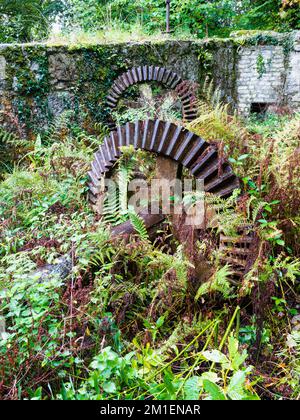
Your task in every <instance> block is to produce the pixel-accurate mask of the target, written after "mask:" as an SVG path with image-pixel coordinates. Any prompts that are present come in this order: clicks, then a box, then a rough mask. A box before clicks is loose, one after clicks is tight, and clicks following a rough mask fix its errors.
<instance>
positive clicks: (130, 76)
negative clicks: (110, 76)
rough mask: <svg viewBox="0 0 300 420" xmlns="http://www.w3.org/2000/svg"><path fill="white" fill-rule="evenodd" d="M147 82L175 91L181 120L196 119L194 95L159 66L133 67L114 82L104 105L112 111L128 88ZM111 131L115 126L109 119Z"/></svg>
mask: <svg viewBox="0 0 300 420" xmlns="http://www.w3.org/2000/svg"><path fill="white" fill-rule="evenodd" d="M147 81H149V82H150V81H157V82H158V83H161V84H163V85H165V86H167V87H168V88H169V89H173V90H176V91H177V93H178V96H179V99H180V101H181V103H182V112H183V120H184V121H186V122H190V121H192V120H193V119H195V118H196V117H197V110H196V109H195V106H194V101H195V98H194V95H193V94H192V92H190V88H189V85H188V84H184V83H183V80H182V78H181V77H180V76H179V75H178V74H177V73H175V72H172V71H171V70H167V69H166V68H165V67H159V66H153V65H151V66H148V65H145V66H139V67H133V68H132V69H130V70H128V71H127V72H126V73H123V74H121V75H120V76H119V77H118V78H117V79H116V81H115V82H114V84H113V86H112V88H111V89H110V91H109V93H108V96H107V98H106V105H107V107H108V108H109V109H111V110H113V109H115V108H116V107H117V105H118V102H119V100H120V98H121V96H122V95H123V94H124V92H125V91H126V89H128V88H129V87H130V86H132V85H134V84H138V83H143V82H147ZM108 126H109V129H110V130H111V131H114V130H116V124H115V122H114V121H113V120H112V118H111V117H110V121H109V122H108Z"/></svg>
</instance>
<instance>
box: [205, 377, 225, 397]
mask: <svg viewBox="0 0 300 420" xmlns="http://www.w3.org/2000/svg"><path fill="white" fill-rule="evenodd" d="M203 387H204V390H205V391H206V392H207V393H208V394H209V396H210V399H212V400H215V401H224V400H226V398H225V395H224V393H223V391H222V389H221V388H220V387H219V386H218V385H216V384H214V383H213V382H211V381H209V380H208V379H204V381H203Z"/></svg>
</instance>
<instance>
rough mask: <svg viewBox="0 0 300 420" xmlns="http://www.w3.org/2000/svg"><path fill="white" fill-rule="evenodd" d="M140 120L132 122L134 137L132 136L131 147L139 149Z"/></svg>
mask: <svg viewBox="0 0 300 420" xmlns="http://www.w3.org/2000/svg"><path fill="white" fill-rule="evenodd" d="M140 130H141V129H140V121H136V122H135V123H134V138H133V147H134V148H135V149H139V148H140V147H141V145H142V144H141V141H140V140H141V136H140Z"/></svg>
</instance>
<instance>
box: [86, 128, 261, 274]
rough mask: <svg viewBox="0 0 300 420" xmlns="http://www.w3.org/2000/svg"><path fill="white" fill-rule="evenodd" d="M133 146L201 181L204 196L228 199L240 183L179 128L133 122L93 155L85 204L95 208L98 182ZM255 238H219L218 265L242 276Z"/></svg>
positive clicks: (242, 233) (210, 149)
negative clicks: (170, 161)
mask: <svg viewBox="0 0 300 420" xmlns="http://www.w3.org/2000/svg"><path fill="white" fill-rule="evenodd" d="M130 145H131V146H133V147H134V149H136V150H137V149H142V150H146V151H149V152H153V153H156V154H158V155H161V156H165V157H168V158H170V159H173V160H175V161H176V162H178V163H180V164H182V165H183V166H184V167H186V168H187V169H188V170H189V172H190V173H191V174H192V175H193V176H195V178H197V179H203V181H204V190H205V192H208V193H211V194H216V195H218V196H220V197H223V198H225V197H228V196H230V195H231V194H232V193H233V191H234V190H235V189H237V188H240V181H239V179H238V177H237V176H236V175H235V174H234V172H233V170H232V168H231V166H230V164H229V163H228V162H227V161H225V160H223V158H220V157H219V152H218V149H217V147H216V146H214V145H211V144H209V143H207V142H206V141H205V140H203V139H202V138H201V137H199V136H197V135H196V134H194V133H192V132H190V131H188V130H187V129H186V128H184V127H182V126H178V125H176V124H173V123H170V122H164V121H160V120H146V121H136V122H135V123H127V124H126V125H124V126H122V127H118V128H117V131H115V132H111V133H110V136H108V137H106V138H105V139H104V141H103V144H102V145H101V146H100V147H99V149H98V151H97V152H96V153H95V155H94V161H93V162H92V165H91V170H90V172H89V173H88V175H89V180H90V181H89V200H90V202H91V204H92V205H96V204H97V201H98V199H99V198H100V197H101V195H102V184H101V179H102V178H103V177H104V176H105V175H106V174H108V173H109V171H110V170H111V168H112V167H113V165H114V164H115V162H116V161H117V160H118V159H119V157H120V156H121V154H122V147H123V146H130ZM254 244H255V235H254V233H253V232H251V227H249V226H243V227H241V228H240V229H239V232H238V236H237V237H226V236H224V235H221V236H220V248H219V249H220V251H221V254H222V261H223V262H224V263H228V264H230V265H231V267H232V268H233V274H234V278H235V279H236V278H240V277H242V276H243V275H244V273H245V271H246V269H247V267H248V266H249V260H250V259H251V256H252V254H253V246H254Z"/></svg>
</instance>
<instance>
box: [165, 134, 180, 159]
mask: <svg viewBox="0 0 300 420" xmlns="http://www.w3.org/2000/svg"><path fill="white" fill-rule="evenodd" d="M182 130H183V127H181V126H178V127H177V128H176V130H175V133H174V134H173V137H172V139H171V141H170V143H169V145H168V149H167V151H166V155H167V156H170V157H173V152H174V151H175V148H176V144H177V142H178V139H179V138H180V135H181V134H182Z"/></svg>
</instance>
